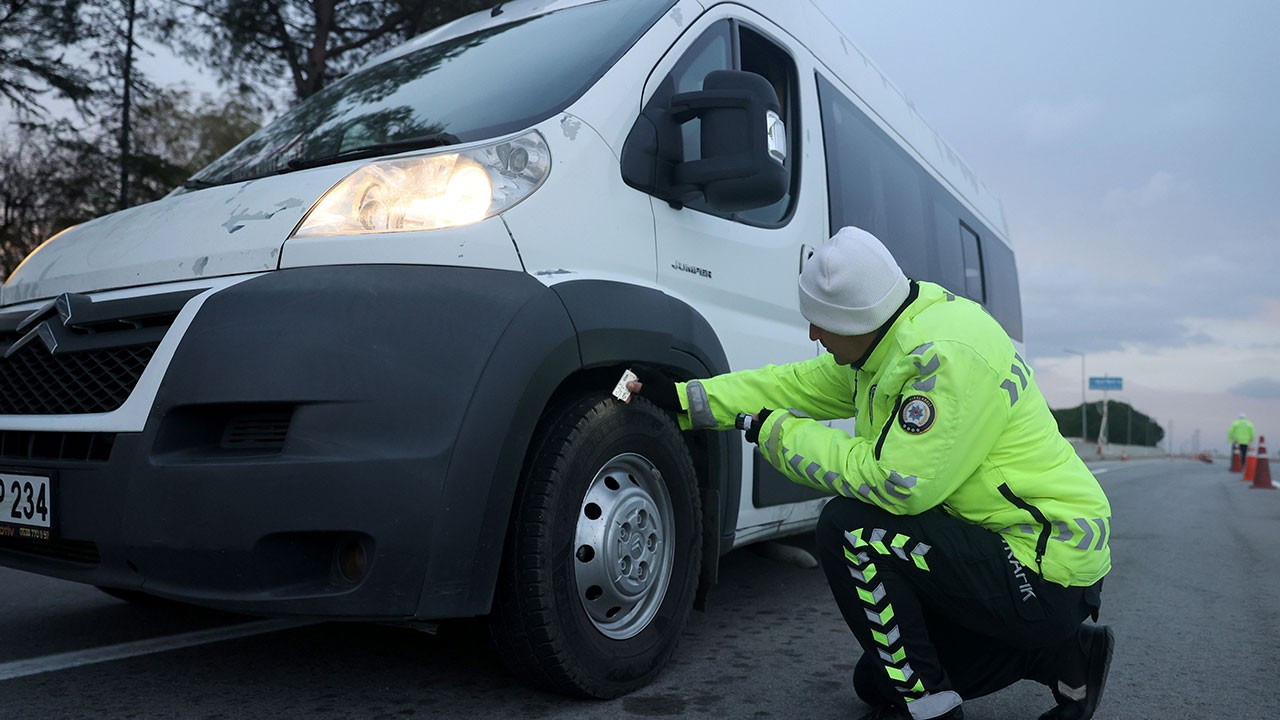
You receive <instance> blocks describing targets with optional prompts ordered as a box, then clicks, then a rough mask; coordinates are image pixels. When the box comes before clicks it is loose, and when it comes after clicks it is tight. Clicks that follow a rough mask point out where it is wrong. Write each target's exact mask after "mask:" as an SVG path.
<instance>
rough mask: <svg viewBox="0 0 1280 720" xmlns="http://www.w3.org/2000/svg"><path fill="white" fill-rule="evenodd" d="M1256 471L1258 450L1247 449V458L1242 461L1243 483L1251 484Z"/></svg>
mask: <svg viewBox="0 0 1280 720" xmlns="http://www.w3.org/2000/svg"><path fill="white" fill-rule="evenodd" d="M1257 469H1258V450H1257V448H1253V447H1251V448H1249V457H1248V458H1247V459H1246V460H1245V461H1244V481H1245V482H1253V474H1254V473H1255V472H1256V471H1257Z"/></svg>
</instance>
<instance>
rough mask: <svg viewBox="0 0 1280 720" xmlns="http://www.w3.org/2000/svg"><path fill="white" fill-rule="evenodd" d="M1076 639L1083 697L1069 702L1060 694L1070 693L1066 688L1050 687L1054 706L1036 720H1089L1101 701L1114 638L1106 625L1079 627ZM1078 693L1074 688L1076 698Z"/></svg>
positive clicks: (1114, 642) (1066, 697)
mask: <svg viewBox="0 0 1280 720" xmlns="http://www.w3.org/2000/svg"><path fill="white" fill-rule="evenodd" d="M1076 640H1078V641H1079V643H1080V650H1081V651H1083V652H1084V657H1085V685H1084V688H1083V690H1084V697H1083V698H1079V699H1073V698H1071V697H1068V696H1067V695H1064V694H1063V693H1062V692H1061V690H1067V691H1070V688H1065V687H1064V688H1061V689H1060V688H1058V687H1053V688H1051V689H1052V690H1053V699H1054V700H1057V701H1058V706H1057V707H1055V708H1053V709H1051V710H1049V712H1047V713H1045V714H1043V715H1041V716H1040V720H1089V718H1091V717H1093V711H1094V710H1096V709H1097V708H1098V703H1099V702H1101V701H1102V690H1103V688H1105V687H1106V685H1107V670H1109V669H1110V668H1111V652H1112V651H1113V650H1114V649H1115V645H1116V636H1115V634H1114V633H1112V632H1111V628H1109V627H1107V626H1106V625H1081V626H1080V630H1079V631H1078V632H1077V633H1076ZM1060 684H1061V683H1060ZM1079 691H1080V688H1077V689H1076V692H1075V694H1076V695H1077V696H1078V694H1079Z"/></svg>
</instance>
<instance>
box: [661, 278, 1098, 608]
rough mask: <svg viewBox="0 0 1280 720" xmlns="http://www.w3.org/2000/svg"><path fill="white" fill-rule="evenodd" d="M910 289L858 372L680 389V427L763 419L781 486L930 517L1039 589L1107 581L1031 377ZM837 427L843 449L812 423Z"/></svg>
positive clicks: (759, 374) (1093, 522)
mask: <svg viewBox="0 0 1280 720" xmlns="http://www.w3.org/2000/svg"><path fill="white" fill-rule="evenodd" d="M913 285H914V287H913V292H912V297H909V298H908V303H909V304H907V305H906V307H905V308H904V309H903V310H902V311H901V313H900V315H899V316H898V317H897V319H896V320H894V321H893V324H892V325H891V326H890V328H889V330H888V332H887V333H886V334H885V335H884V336H883V337H882V338H881V339H880V341H879V342H878V343H877V344H876V346H875V347H874V349H873V350H872V352H871V355H870V357H868V358H867V360H866V362H865V363H864V364H863V366H862V368H861V369H855V368H852V367H848V366H843V365H837V364H836V362H835V359H834V358H833V357H832V355H831V354H830V353H824V354H823V355H821V356H820V357H817V358H815V359H813V360H809V361H805V362H799V363H792V364H788V365H781V366H774V365H770V366H766V367H763V368H759V369H755V370H745V371H741V372H734V373H728V374H725V375H721V376H718V377H714V378H709V379H705V380H695V381H692V382H690V383H687V384H678V385H677V386H676V387H677V392H678V394H679V396H680V400H681V405H682V407H684V408H685V410H686V412H685V413H681V416H680V422H681V426H682V427H684V428H686V429H689V428H719V429H727V428H731V427H733V422H734V419H735V417H736V416H737V414H738V413H755V412H759V411H760V409H761V408H770V409H773V410H774V412H772V413H771V414H770V415H769V417H768V419H767V420H766V421H765V423H764V424H763V426H762V427H761V429H760V452H761V453H762V454H763V455H764V457H765V458H766V459H767V460H768V461H769V462H770V463H771V464H772V465H773V466H774V467H775V468H777V469H778V470H779V471H781V472H782V473H783V474H785V475H786V476H787V477H789V478H790V479H791V480H792V481H793V482H797V483H802V484H804V485H809V486H812V487H815V488H818V489H820V490H824V491H827V492H831V493H835V494H838V495H844V496H847V497H854V498H858V499H860V500H862V501H864V502H868V503H871V504H874V505H877V506H879V507H882V508H884V509H885V510H888V511H889V512H892V513H896V514H900V515H914V514H917V513H921V512H924V511H925V510H928V509H930V508H933V507H937V506H939V505H941V506H942V508H943V509H944V510H945V511H946V512H948V513H950V514H952V515H954V516H957V517H960V518H962V519H964V520H967V521H969V522H971V523H975V524H978V525H981V526H983V527H985V528H987V529H988V530H992V531H994V532H998V533H1001V535H1002V536H1003V537H1004V538H1005V540H1006V541H1007V542H1008V543H1009V547H1010V548H1011V549H1012V551H1013V553H1014V555H1015V557H1017V559H1018V560H1019V561H1020V562H1021V563H1022V564H1023V565H1026V566H1028V567H1031V568H1038V569H1039V570H1040V572H1041V575H1042V576H1043V577H1045V578H1046V579H1048V580H1052V581H1053V582H1056V583H1058V584H1061V585H1090V584H1092V583H1094V582H1096V581H1097V580H1098V579H1100V578H1101V577H1103V576H1104V575H1106V574H1107V572H1108V571H1109V570H1110V569H1111V551H1110V548H1109V546H1108V543H1107V539H1108V537H1109V535H1110V534H1111V506H1110V504H1109V503H1108V502H1107V498H1106V495H1105V494H1103V492H1102V488H1101V486H1099V484H1098V481H1097V480H1096V479H1094V477H1093V475H1092V474H1091V473H1090V472H1089V469H1088V468H1086V467H1085V465H1084V463H1083V462H1082V461H1081V460H1080V458H1079V457H1078V456H1077V455H1076V453H1075V451H1074V450H1073V449H1072V448H1071V446H1070V444H1068V443H1067V441H1066V440H1064V439H1063V437H1062V435H1061V434H1060V433H1059V432H1058V426H1057V423H1056V422H1055V421H1054V419H1053V416H1052V415H1051V414H1050V412H1049V407H1048V405H1047V404H1046V403H1045V400H1044V397H1043V396H1042V395H1041V394H1040V390H1039V388H1038V387H1036V383H1035V378H1034V376H1033V375H1034V374H1033V372H1032V370H1031V367H1030V366H1029V365H1027V363H1026V361H1024V360H1023V359H1022V358H1021V357H1020V356H1019V355H1018V353H1017V351H1016V349H1015V348H1014V346H1013V342H1012V341H1011V340H1010V339H1009V336H1008V335H1007V334H1006V333H1005V332H1004V330H1003V328H1001V327H1000V325H999V324H998V323H997V322H996V321H995V320H994V319H992V318H991V316H990V315H988V314H987V312H986V311H985V310H984V309H983V308H982V306H981V305H978V304H977V303H974V302H972V301H969V300H966V299H964V298H961V297H957V296H956V295H953V294H952V293H950V292H948V291H946V290H945V289H943V288H941V287H939V286H937V285H934V284H932V283H926V282H921V283H914V284H913ZM780 408H782V410H780ZM785 408H790V409H791V410H790V412H788V411H787V410H785ZM801 415H804V416H807V417H802V416H801ZM849 417H853V418H856V424H855V431H854V435H852V436H850V435H849V434H848V433H846V432H844V431H842V430H838V429H834V428H830V427H827V426H825V425H823V424H821V423H820V422H819V421H821V420H831V419H837V418H849Z"/></svg>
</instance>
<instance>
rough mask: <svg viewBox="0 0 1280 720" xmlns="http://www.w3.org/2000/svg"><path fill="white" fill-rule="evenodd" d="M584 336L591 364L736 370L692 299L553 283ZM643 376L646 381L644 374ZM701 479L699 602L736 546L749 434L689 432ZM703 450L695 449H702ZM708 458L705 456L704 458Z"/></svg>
mask: <svg viewBox="0 0 1280 720" xmlns="http://www.w3.org/2000/svg"><path fill="white" fill-rule="evenodd" d="M552 290H554V291H555V293H556V295H558V296H559V297H560V300H561V302H563V303H564V307H565V309H566V310H567V311H568V313H569V318H570V320H571V321H572V322H573V326H574V329H575V331H576V333H577V337H578V348H579V352H580V354H581V359H582V367H583V368H584V369H590V368H603V367H609V366H625V365H628V364H631V363H640V364H649V365H656V366H660V367H662V368H663V369H665V370H666V371H667V372H669V373H670V374H671V375H672V376H673V377H675V378H677V379H681V380H687V379H692V378H705V377H712V376H714V375H719V374H722V373H726V372H729V361H728V358H727V357H726V355H725V352H724V346H723V345H722V344H721V343H720V339H719V337H718V336H717V335H716V332H715V330H714V329H712V327H711V324H710V323H708V322H707V320H706V318H704V317H703V316H702V314H701V313H699V312H698V311H697V310H696V309H695V308H693V307H692V306H691V305H689V304H688V303H686V302H684V301H682V300H679V299H677V298H674V297H672V296H670V295H668V294H666V293H664V292H662V291H660V290H656V289H653V288H648V287H643V286H640V285H633V284H629V283H625V282H618V281H611V280H594V279H593V280H571V281H567V282H563V283H559V284H557V285H554V286H552ZM641 379H642V380H643V378H641ZM686 437H687V438H688V439H690V440H691V442H690V443H689V445H690V450H691V451H695V452H694V455H695V457H694V465H695V467H697V469H698V471H699V474H700V475H702V476H703V477H701V478H700V480H701V483H702V500H703V502H702V512H703V523H702V525H703V542H702V547H703V558H702V577H701V581H700V582H699V588H698V596H697V600H696V604H697V607H699V608H700V609H701V608H702V607H704V606H705V601H706V593H707V591H708V590H709V589H710V587H711V586H713V585H714V584H715V582H716V579H717V577H718V570H719V560H720V556H721V555H722V554H724V553H725V552H728V551H729V550H730V549H732V548H733V539H734V531H735V529H736V527H737V520H738V501H739V496H740V494H741V487H740V483H739V478H741V476H742V438H741V436H740V435H739V434H738V433H725V432H716V431H712V430H702V431H691V432H688V433H686ZM695 449H696V450H695ZM699 456H701V457H699Z"/></svg>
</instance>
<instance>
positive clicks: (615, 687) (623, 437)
mask: <svg viewBox="0 0 1280 720" xmlns="http://www.w3.org/2000/svg"><path fill="white" fill-rule="evenodd" d="M508 537H509V540H508V542H507V547H506V554H505V556H504V561H503V570H502V576H501V579H500V581H499V587H498V595H497V598H496V600H495V603H494V612H493V616H492V618H491V627H492V630H493V636H494V641H495V644H496V645H497V647H498V650H499V652H500V653H501V654H502V656H503V658H504V660H505V661H506V662H507V664H508V665H509V666H510V667H511V668H512V670H514V671H515V672H516V673H518V674H520V675H522V676H524V677H526V678H528V679H530V680H532V681H533V682H535V683H536V684H539V685H542V686H544V687H548V688H549V689H553V690H556V691H559V692H563V693H567V694H570V695H579V696H585V697H596V698H613V697H617V696H619V695H623V694H626V693H628V692H631V691H632V690H635V689H636V688H639V687H642V686H644V685H645V684H647V683H648V682H649V681H651V680H652V679H653V678H654V677H655V676H656V675H657V674H658V672H660V671H661V669H662V667H663V666H664V665H665V664H666V663H667V660H668V659H669V658H670V657H671V654H672V653H673V652H674V651H675V648H676V644H677V642H678V640H679V638H680V634H681V632H682V631H683V629H684V625H685V621H686V620H687V619H688V617H689V611H690V608H691V607H692V605H693V596H694V591H695V590H696V588H697V582H698V571H699V564H700V560H701V554H702V553H701V548H702V516H701V512H700V509H699V502H698V484H697V477H696V475H695V473H694V470H693V462H692V461H691V459H690V457H689V451H688V448H687V447H685V445H684V442H683V441H682V440H681V438H680V432H679V430H678V429H677V428H676V427H675V425H674V423H673V422H672V421H671V418H670V417H668V416H667V415H666V414H665V413H663V412H662V411H661V410H659V409H657V408H656V407H654V406H653V405H652V404H650V403H649V402H647V401H645V400H643V399H641V398H635V399H633V400H632V402H631V403H630V404H623V403H620V402H618V401H616V400H614V399H613V398H612V397H609V396H607V395H604V394H592V395H588V396H585V397H582V398H580V399H578V400H577V401H575V402H572V403H569V404H568V405H567V406H562V407H561V409H560V411H558V412H555V413H553V414H552V415H550V416H548V417H547V418H544V421H543V424H542V426H541V427H540V429H539V435H538V437H537V438H536V439H535V445H534V450H533V453H532V455H531V457H530V458H529V461H528V462H527V464H526V469H525V476H524V477H523V478H522V482H521V486H520V491H519V493H518V495H517V498H516V508H515V514H514V522H513V524H512V526H511V528H509V530H508Z"/></svg>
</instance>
